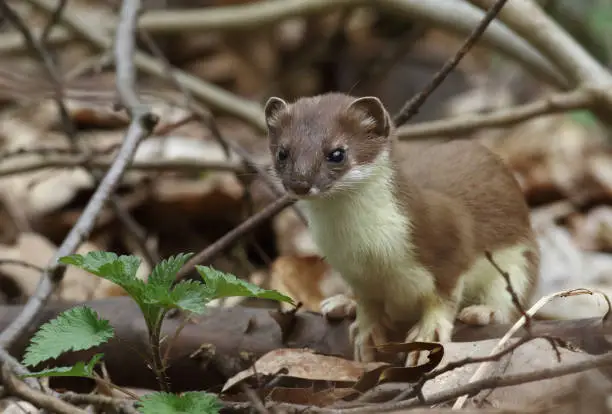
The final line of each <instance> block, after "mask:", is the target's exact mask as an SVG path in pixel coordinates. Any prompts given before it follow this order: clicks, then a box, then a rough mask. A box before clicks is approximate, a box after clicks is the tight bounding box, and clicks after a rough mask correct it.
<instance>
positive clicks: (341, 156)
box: [326, 148, 346, 164]
mask: <svg viewBox="0 0 612 414" xmlns="http://www.w3.org/2000/svg"><path fill="white" fill-rule="evenodd" d="M326 158H327V161H329V162H331V163H334V164H340V163H342V162H344V160H345V159H346V151H345V150H344V148H336V149H334V150H332V151H330V152H329V153H328V154H327V157H326Z"/></svg>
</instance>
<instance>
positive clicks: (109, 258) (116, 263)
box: [59, 251, 145, 304]
mask: <svg viewBox="0 0 612 414" xmlns="http://www.w3.org/2000/svg"><path fill="white" fill-rule="evenodd" d="M59 261H60V263H63V264H70V265H73V266H76V267H79V268H81V269H83V270H85V271H87V272H89V273H92V274H94V275H96V276H99V277H101V278H104V279H107V280H109V281H111V282H113V283H115V284H117V285H119V286H121V287H122V288H123V289H125V291H126V292H127V293H128V294H129V295H130V296H131V297H132V298H133V299H134V300H136V302H138V303H139V304H140V303H141V302H142V299H143V292H144V287H145V283H144V282H143V281H142V280H140V279H137V278H136V272H138V267H139V266H140V259H139V258H138V257H136V256H127V255H121V256H118V255H117V254H115V253H112V252H103V251H97V252H89V253H87V254H84V255H81V254H73V255H70V256H64V257H62V258H60V259H59Z"/></svg>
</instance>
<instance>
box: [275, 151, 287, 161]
mask: <svg viewBox="0 0 612 414" xmlns="http://www.w3.org/2000/svg"><path fill="white" fill-rule="evenodd" d="M288 157H289V151H287V149H286V148H279V149H278V151H276V159H277V160H279V161H285V160H286V159H287V158H288Z"/></svg>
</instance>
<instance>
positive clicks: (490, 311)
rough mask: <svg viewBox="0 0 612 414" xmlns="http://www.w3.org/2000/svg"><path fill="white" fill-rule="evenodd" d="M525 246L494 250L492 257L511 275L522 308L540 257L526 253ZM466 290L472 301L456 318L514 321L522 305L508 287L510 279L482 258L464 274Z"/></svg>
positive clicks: (479, 322)
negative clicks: (518, 305) (518, 304)
mask: <svg viewBox="0 0 612 414" xmlns="http://www.w3.org/2000/svg"><path fill="white" fill-rule="evenodd" d="M525 249H526V247H525V246H524V245H522V246H515V247H512V248H507V249H504V250H500V251H498V252H495V253H494V254H493V260H494V261H495V263H496V264H497V265H498V266H499V268H500V269H501V270H502V271H503V272H505V273H506V274H507V275H508V276H509V277H510V284H511V286H512V291H513V292H514V293H515V295H516V297H517V298H518V300H519V303H520V305H521V307H522V308H523V309H525V308H526V307H528V305H529V304H528V303H527V300H528V299H529V296H530V295H531V291H532V288H533V284H532V282H531V281H532V280H534V279H535V278H536V277H537V267H538V257H537V255H533V254H531V253H530V254H523V252H524V251H525ZM465 287H466V291H465V294H466V296H467V297H468V298H469V302H471V303H470V304H469V305H468V306H466V307H464V308H463V309H461V310H460V311H459V314H458V316H457V319H459V320H460V321H461V322H463V323H466V324H470V325H489V324H498V323H511V322H512V321H514V320H516V318H517V317H518V316H519V308H518V307H517V305H516V304H515V303H514V301H513V300H512V295H511V294H510V292H509V291H508V283H507V281H506V279H505V278H504V276H503V275H502V274H501V273H500V271H499V269H497V268H496V267H495V266H493V265H492V264H491V262H489V260H488V259H487V258H486V257H483V258H481V259H480V260H479V261H478V262H477V263H476V264H475V265H474V267H473V268H472V269H471V271H470V272H468V274H467V275H466V277H465Z"/></svg>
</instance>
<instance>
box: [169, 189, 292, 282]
mask: <svg viewBox="0 0 612 414" xmlns="http://www.w3.org/2000/svg"><path fill="white" fill-rule="evenodd" d="M294 202H295V200H294V199H293V198H292V197H291V196H289V195H284V196H283V197H280V198H278V199H277V200H276V201H274V202H273V203H271V204H268V205H267V206H266V207H265V208H263V209H262V210H260V211H258V212H257V213H255V214H253V215H252V216H251V217H249V218H248V219H247V220H245V221H244V222H242V223H240V224H239V225H238V226H236V227H235V228H233V229H232V230H230V231H229V232H227V233H226V234H225V235H224V236H223V237H221V238H220V239H218V240H217V241H216V242H214V243H213V244H211V245H210V246H208V247H207V248H206V249H204V250H202V251H201V252H200V253H198V254H196V255H195V256H193V257H192V258H191V259H190V260H189V261H188V262H187V263H185V265H184V266H183V267H182V268H181V270H180V271H179V272H178V274H177V276H176V277H177V279H179V280H180V279H182V278H183V277H185V275H186V274H187V273H188V272H189V271H191V269H192V268H193V267H194V266H195V265H197V264H200V263H207V262H210V261H211V260H212V259H213V258H214V257H215V256H217V255H218V254H220V253H221V252H223V251H224V250H226V249H227V248H229V247H230V246H231V245H232V244H233V243H235V242H236V241H237V240H238V239H239V238H240V237H242V236H244V235H245V234H246V233H248V232H250V231H252V230H253V229H255V228H256V227H257V226H259V225H261V224H263V223H264V222H265V221H267V220H269V219H270V218H272V217H274V216H275V215H276V214H278V213H280V212H281V211H282V210H284V209H285V208H286V207H288V206H290V205H292V204H293V203H294Z"/></svg>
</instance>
